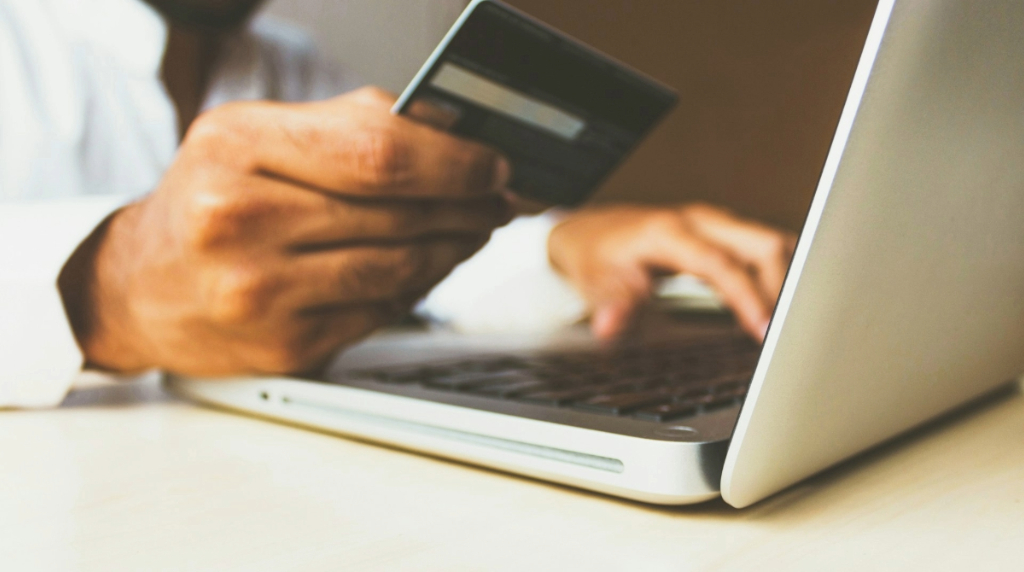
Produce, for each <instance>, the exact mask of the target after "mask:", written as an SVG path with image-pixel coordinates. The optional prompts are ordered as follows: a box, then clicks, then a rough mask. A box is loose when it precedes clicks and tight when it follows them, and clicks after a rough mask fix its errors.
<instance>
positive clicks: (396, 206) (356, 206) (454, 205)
mask: <svg viewBox="0 0 1024 572" xmlns="http://www.w3.org/2000/svg"><path fill="white" fill-rule="evenodd" d="M248 187H249V188H247V190H246V192H247V193H249V194H250V195H251V196H259V197H260V200H261V201H262V202H263V204H262V205H261V206H260V208H259V216H253V217H250V222H251V224H252V230H251V232H254V233H256V234H258V235H260V236H264V237H268V236H269V237H277V238H278V239H279V240H280V241H281V242H282V243H283V244H285V245H286V246H287V247H289V248H291V249H297V250H312V249H316V248H326V247H330V246H332V245H338V244H340V243H351V242H367V241H371V242H372V241H388V242H397V241H409V240H413V239H419V238H424V237H432V236H439V235H444V236H451V235H472V236H476V237H482V236H487V235H488V234H489V233H490V232H491V231H492V230H494V229H495V228H497V227H499V226H502V225H504V224H506V223H508V222H509V220H511V218H512V215H513V213H512V210H511V208H510V207H509V206H508V203H507V202H506V201H505V199H503V198H502V197H501V196H498V195H485V196H481V197H475V198H469V199H462V200H448V201H441V200H421V199H386V200H366V199H359V200H351V199H345V198H341V197H337V196H333V195H328V194H325V193H321V192H317V191H313V190H310V189H306V188H303V187H298V186H296V185H294V184H291V183H287V182H284V181H280V180H276V179H266V178H255V179H254V180H253V182H252V183H251V184H250V185H248Z"/></svg>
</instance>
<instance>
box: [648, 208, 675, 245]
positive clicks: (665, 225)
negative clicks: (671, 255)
mask: <svg viewBox="0 0 1024 572" xmlns="http://www.w3.org/2000/svg"><path fill="white" fill-rule="evenodd" d="M680 223H681V221H680V220H679V217H678V216H676V215H675V213H672V212H669V211H660V210H659V211H656V212H653V213H651V214H650V215H649V216H648V217H647V221H646V224H645V226H646V229H647V232H648V233H650V234H651V235H652V236H654V237H659V238H664V237H666V236H674V235H676V234H677V233H678V232H679V230H680V227H681V226H682V225H681V224H680Z"/></svg>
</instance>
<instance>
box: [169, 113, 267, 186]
mask: <svg viewBox="0 0 1024 572" xmlns="http://www.w3.org/2000/svg"><path fill="white" fill-rule="evenodd" d="M255 105H256V104H254V103H244V102H243V103H226V104H224V105H221V106H219V107H215V108H213V109H210V111H207V112H204V113H203V114H201V115H200V116H199V117H197V118H196V120H195V121H194V122H193V124H191V126H190V127H189V128H188V131H187V133H186V134H185V136H184V138H183V140H182V144H181V153H182V155H184V156H187V157H189V158H191V159H196V160H199V161H200V162H203V163H216V164H221V165H229V166H232V167H234V168H237V169H242V170H247V171H252V170H254V169H255V168H256V156H255V155H254V152H253V150H252V149H254V148H256V145H257V144H258V142H259V139H260V135H259V133H258V132H257V129H258V128H257V126H258V125H259V122H258V121H255V120H254V119H253V118H252V115H253V111H254V109H253V108H254V106H255Z"/></svg>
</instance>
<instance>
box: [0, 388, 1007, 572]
mask: <svg viewBox="0 0 1024 572" xmlns="http://www.w3.org/2000/svg"><path fill="white" fill-rule="evenodd" d="M0 466H2V469H0V570H3V571H5V572H12V571H20V570H32V571H36V570H51V569H52V570H97V571H104V572H106V571H112V570H144V571H150V572H151V571H159V570H244V571H259V570H389V571H390V570H417V571H419V570H444V571H450V570H764V569H786V570H793V569H806V570H835V569H857V570H865V569H869V570H876V569H892V570H910V569H913V570H929V569H930V570H938V569H971V570H1010V569H1016V570H1020V569H1024V396H1022V395H1021V394H1020V393H1019V392H1017V393H1012V394H1010V395H1008V396H1004V397H1002V398H1000V399H997V400H994V401H990V402H988V403H986V404H983V405H981V406H976V407H973V408H972V409H970V410H969V411H967V412H965V413H961V414H957V415H955V416H953V417H951V418H947V419H945V420H943V421H941V422H939V423H937V424H934V425H932V426H930V427H928V428H925V429H924V430H921V431H918V432H916V433H914V434H912V435H909V436H906V437H904V438H901V439H899V440H898V441H896V442H894V443H892V444H890V445H887V446H885V447H883V448H882V449H879V450H876V451H874V452H872V453H870V454H868V455H866V456H862V457H860V458H858V459H855V460H853V461H851V462H848V463H846V464H845V465H843V466H841V467H838V468H836V469H833V470H831V471H828V472H827V473H825V474H822V475H819V476H818V477H815V478H813V479H811V480H809V481H807V482H805V483H803V484H801V485H799V486H797V487H795V488H793V489H790V490H788V491H786V492H784V493H782V494H780V495H777V496H776V497H774V498H771V499H769V500H767V501H765V502H762V503H761V504H758V505H756V506H754V507H752V508H750V509H747V510H743V511H737V510H734V509H732V508H730V507H728V506H727V505H725V504H724V503H722V502H720V501H715V502H710V503H706V504H703V505H699V506H693V507H686V508H660V507H654V506H646V505H642V504H637V503H633V502H626V501H621V500H616V499H613V498H609V497H604V496H600V495H597V494H591V493H587V492H581V491H576V490H572V489H568V488H564V487H560V486H555V485H550V484H545V483H541V482H536V481H531V480H528V479H523V478H519V477H513V476H508V475H505V474H501V473H497V472H492V471H488V470H482V469H477V468H472V467H467V466H464V465H460V464H456V463H451V462H446V461H442V460H437V459H432V458H427V457H422V456H417V455H414V454H409V453H404V452H400V451H395V450H391V449H386V448H382V447H378V446H373V445H368V444H363V443H359V442H354V441H349V440H345V439H341V438H338V437H334V436H330V435H326V434H320V433H315V432H311V431H306V430H301V429H296V428H292V427H288V426H283V425H276V424H272V423H268V422H265V421H260V420H256V419H252V418H247V417H243V416H238V415H233V414H227V413H222V412H219V411H214V410H210V409H204V408H201V407H197V406H195V405H192V404H189V403H185V402H181V401H178V400H176V399H174V398H172V397H169V396H167V395H166V394H165V393H164V392H163V391H162V390H161V389H160V387H159V385H158V384H157V383H156V382H155V381H152V380H151V381H148V382H143V383H138V384H132V385H116V386H115V385H108V384H98V385H94V386H90V387H83V388H80V389H77V390H75V391H74V392H73V393H72V394H71V395H70V396H69V398H68V400H67V402H66V404H65V406H64V407H62V408H61V409H56V410H50V411H6V412H0Z"/></svg>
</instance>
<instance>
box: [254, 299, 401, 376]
mask: <svg viewBox="0 0 1024 572" xmlns="http://www.w3.org/2000/svg"><path fill="white" fill-rule="evenodd" d="M397 317H398V315H397V313H396V311H395V307H394V305H393V304H390V303H371V304H362V305H354V306H346V307H335V308H331V309H329V310H321V311H316V312H310V313H305V314H302V315H299V316H295V317H294V318H293V319H295V320H297V323H293V328H294V329H295V331H296V333H295V334H293V335H290V336H286V337H281V338H279V339H277V340H274V341H272V342H265V341H264V342H261V343H260V344H259V345H258V346H255V347H253V348H252V349H251V350H250V351H249V353H250V354H251V355H252V358H251V361H252V362H253V363H254V365H255V369H256V372H255V373H270V374H286V375H297V376H300V377H317V376H318V375H319V374H320V373H321V372H322V371H323V370H324V369H325V368H326V366H328V365H329V364H330V362H331V360H332V359H333V358H334V357H335V355H336V354H337V353H338V351H339V350H340V349H342V348H344V347H345V346H348V345H351V344H353V343H356V342H358V341H359V340H361V339H363V338H364V337H366V336H368V335H370V334H371V333H373V331H375V330H376V329H378V328H380V327H381V326H384V325H387V324H389V323H391V322H393V321H394V320H395V319H396V318H397Z"/></svg>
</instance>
